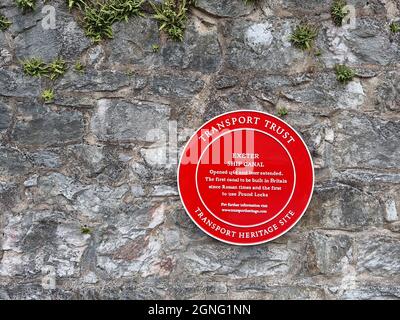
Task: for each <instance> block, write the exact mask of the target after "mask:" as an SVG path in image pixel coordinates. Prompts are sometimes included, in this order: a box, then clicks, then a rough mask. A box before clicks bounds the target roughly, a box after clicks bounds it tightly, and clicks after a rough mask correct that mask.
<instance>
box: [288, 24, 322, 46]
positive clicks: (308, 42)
mask: <svg viewBox="0 0 400 320" xmlns="http://www.w3.org/2000/svg"><path fill="white" fill-rule="evenodd" d="M317 35H318V30H317V28H315V27H313V26H311V25H309V24H300V25H298V26H297V27H296V29H295V30H294V31H293V33H292V34H291V36H290V41H291V42H292V43H293V45H294V46H296V47H298V48H300V49H302V50H310V49H311V48H312V46H313V44H314V40H315V38H316V37H317Z"/></svg>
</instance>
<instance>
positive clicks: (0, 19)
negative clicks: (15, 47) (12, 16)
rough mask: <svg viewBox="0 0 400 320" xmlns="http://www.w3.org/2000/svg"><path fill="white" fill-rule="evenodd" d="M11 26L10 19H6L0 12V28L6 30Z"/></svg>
mask: <svg viewBox="0 0 400 320" xmlns="http://www.w3.org/2000/svg"><path fill="white" fill-rule="evenodd" d="M10 26H11V21H10V20H8V19H7V18H6V17H5V16H3V15H2V14H0V30H1V31H6V30H7V29H8V28H9V27H10Z"/></svg>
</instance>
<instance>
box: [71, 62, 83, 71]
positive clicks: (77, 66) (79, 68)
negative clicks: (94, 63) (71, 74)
mask: <svg viewBox="0 0 400 320" xmlns="http://www.w3.org/2000/svg"><path fill="white" fill-rule="evenodd" d="M74 69H75V71H76V72H79V73H84V72H85V66H84V65H83V64H82V62H80V61H77V62H75V66H74Z"/></svg>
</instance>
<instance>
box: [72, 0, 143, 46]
mask: <svg viewBox="0 0 400 320" xmlns="http://www.w3.org/2000/svg"><path fill="white" fill-rule="evenodd" d="M143 3H144V0H108V1H107V0H103V1H97V2H84V1H72V0H70V3H69V4H68V5H69V7H70V8H73V7H77V8H79V9H81V10H82V11H83V25H84V29H85V33H86V35H87V36H88V37H89V38H91V39H92V40H93V42H95V43H97V42H100V41H101V40H102V39H107V38H108V39H112V38H113V30H112V25H113V24H114V23H116V22H119V21H128V19H129V18H130V17H132V16H141V15H143V13H142V10H141V7H142V4H143Z"/></svg>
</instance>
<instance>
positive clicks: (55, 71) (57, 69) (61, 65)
mask: <svg viewBox="0 0 400 320" xmlns="http://www.w3.org/2000/svg"><path fill="white" fill-rule="evenodd" d="M66 71H67V63H66V62H65V61H64V60H63V59H61V58H57V59H56V60H54V61H53V62H51V63H50V65H49V78H50V79H51V80H55V79H57V78H58V77H60V76H62V75H63V74H64V73H65V72H66Z"/></svg>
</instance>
